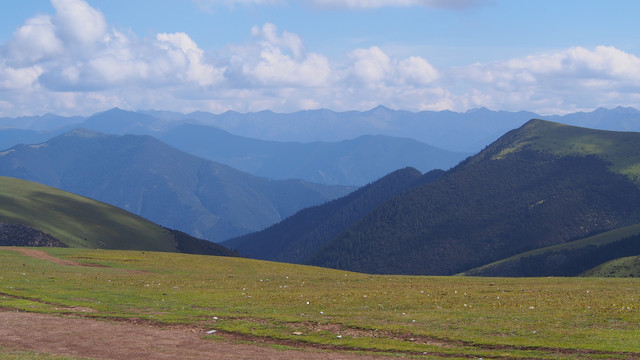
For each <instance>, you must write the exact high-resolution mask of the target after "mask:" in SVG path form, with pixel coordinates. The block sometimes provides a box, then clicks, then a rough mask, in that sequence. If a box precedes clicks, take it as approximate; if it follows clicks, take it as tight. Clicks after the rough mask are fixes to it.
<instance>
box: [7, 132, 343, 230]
mask: <svg viewBox="0 0 640 360" xmlns="http://www.w3.org/2000/svg"><path fill="white" fill-rule="evenodd" d="M0 175H5V176H14V177H19V178H23V179H27V180H31V181H36V182H40V183H43V184H46V185H49V186H54V187H57V188H60V189H63V190H66V191H70V192H74V193H77V194H80V195H84V196H87V197H90V198H94V199H97V200H100V201H104V202H107V203H110V204H113V205H116V206H119V207H121V208H123V209H126V210H129V211H131V212H133V213H135V214H139V215H142V216H144V217H146V218H148V219H150V220H152V221H154V222H156V223H159V224H162V225H164V226H167V227H170V228H173V229H177V230H180V231H184V232H186V233H189V234H191V235H193V236H196V237H200V238H206V239H207V240H213V241H222V240H225V239H226V238H230V237H234V236H237V235H241V234H242V233H245V232H250V231H255V230H259V229H261V228H264V227H267V226H269V225H271V224H272V223H275V222H277V221H279V220H280V219H281V218H283V217H286V216H288V215H291V214H293V213H294V212H295V211H297V210H299V209H301V208H303V207H306V206H310V205H313V204H317V203H321V202H324V201H327V200H330V199H332V198H334V197H337V196H340V195H344V194H346V193H347V192H348V191H351V188H348V187H340V186H326V185H319V184H313V183H308V182H304V181H299V180H286V181H285V180H281V181H273V180H268V179H264V178H260V177H255V176H252V175H249V174H246V173H243V172H240V171H238V170H235V169H232V168H230V167H228V166H226V165H222V164H218V163H215V162H212V161H208V160H204V159H201V158H198V157H196V156H193V155H189V154H186V153H184V152H181V151H179V150H177V149H175V148H172V147H170V146H169V145H166V144H164V143H162V142H161V141H159V140H157V139H155V138H153V137H151V136H148V135H122V136H120V135H107V134H101V133H95V132H92V131H89V130H83V129H79V130H75V131H71V132H68V133H65V134H63V135H60V136H58V137H55V138H53V139H51V140H49V141H47V142H44V143H41V144H37V145H18V146H15V147H13V148H11V149H10V150H8V151H5V152H2V153H0ZM285 191H286V193H285Z"/></svg>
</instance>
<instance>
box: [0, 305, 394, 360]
mask: <svg viewBox="0 0 640 360" xmlns="http://www.w3.org/2000/svg"><path fill="white" fill-rule="evenodd" d="M205 335H206V332H205V331H204V330H198V329H194V328H182V329H180V328H175V327H159V326H152V325H144V324H132V323H124V322H118V323H116V322H107V321H100V320H93V319H87V318H78V317H58V316H51V315H45V314H36V313H23V312H15V311H0V347H4V348H8V349H16V350H28V351H35V352H40V353H47V354H55V355H63V356H80V357H89V358H95V359H113V360H120V359H122V360H130V359H184V360H200V359H207V360H215V359H231V360H233V359H260V360H263V359H274V360H278V359H283V360H284V359H309V360H314V359H336V360H337V359H345V360H350V359H354V360H368V359H382V358H383V357H379V356H365V355H357V354H349V353H343V352H324V351H323V352H319V351H312V350H286V351H285V350H277V349H274V348H271V347H266V346H259V345H250V344H237V343H233V342H229V341H225V340H221V341H214V340H205V339H203V338H202V337H203V336H205Z"/></svg>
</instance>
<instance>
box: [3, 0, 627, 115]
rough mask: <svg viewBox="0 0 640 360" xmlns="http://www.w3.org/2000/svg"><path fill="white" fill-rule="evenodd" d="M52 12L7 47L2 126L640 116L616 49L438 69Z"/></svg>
mask: <svg viewBox="0 0 640 360" xmlns="http://www.w3.org/2000/svg"><path fill="white" fill-rule="evenodd" d="M224 2H229V1H224ZM242 2H243V3H254V4H257V3H266V2H272V1H266V0H265V1H260V0H246V1H242ZM315 2H316V3H317V4H318V5H332V3H333V1H332V0H315ZM341 3H342V4H343V5H344V6H347V7H367V6H368V7H379V6H390V4H391V2H389V1H385V0H379V1H357V0H354V1H346V2H345V1H343V2H341ZM443 3H444V2H443V1H435V0H433V1H420V0H404V1H395V2H393V4H394V5H395V6H398V5H399V4H400V5H406V6H415V5H421V6H422V5H423V6H440V5H441V4H443ZM447 3H448V4H457V5H456V6H458V7H464V6H470V5H472V4H475V3H477V2H476V1H471V0H469V1H464V0H460V1H454V2H447ZM367 4H368V5H367ZM52 5H53V7H54V9H55V13H54V14H49V15H38V16H35V17H32V18H29V19H27V20H26V21H25V22H24V24H23V25H22V26H20V27H19V28H18V29H17V30H16V31H15V32H14V34H13V37H12V38H11V39H10V40H9V41H7V42H6V43H5V44H2V45H0V116H19V115H27V114H42V113H45V112H53V113H59V114H90V113H93V112H96V111H102V110H105V109H107V108H110V107H113V106H119V107H123V108H130V109H148V108H154V109H165V110H174V111H182V112H187V111H193V110H203V111H212V112H222V111H226V110H231V109H232V110H236V111H241V112H246V111H259V110H264V109H271V110H274V111H281V112H290V111H297V110H301V109H311V108H329V109H334V110H338V111H342V110H352V109H356V110H366V109H370V108H372V107H375V106H377V105H379V104H383V105H386V106H388V107H391V108H399V109H407V110H412V111H420V110H445V109H449V110H454V111H465V110H468V109H471V108H476V107H481V106H485V107H489V108H492V109H503V110H514V111H516V110H522V109H525V110H531V111H536V112H539V113H543V114H545V113H566V112H572V111H579V110H588V109H593V108H595V107H598V106H605V107H614V106H618V105H625V106H638V104H640V95H639V94H640V58H638V57H637V56H636V55H634V54H631V53H628V52H625V51H622V50H620V49H617V48H615V47H611V46H597V47H595V48H584V47H579V46H577V47H572V48H568V49H563V50H558V51H554V52H550V53H547V54H538V55H532V56H528V57H523V58H513V59H506V60H504V61H498V62H494V63H475V64H470V65H467V66H462V67H455V68H436V67H434V66H433V65H432V64H431V63H430V62H429V59H426V58H423V57H420V56H407V57H397V56H393V55H392V54H390V53H388V52H385V50H384V49H383V48H382V47H380V46H371V47H368V48H355V49H353V50H351V51H349V52H348V53H346V54H343V56H341V57H340V58H329V57H328V56H326V55H324V54H321V53H318V52H314V51H310V50H309V49H307V48H306V46H305V43H304V40H303V38H302V37H300V36H299V35H297V34H295V33H292V32H289V31H287V30H282V29H279V28H278V27H277V26H276V24H272V23H266V24H258V25H256V26H254V27H253V28H251V29H247V35H248V36H250V38H249V39H250V40H249V41H247V42H246V43H241V44H231V45H229V46H228V48H225V49H220V51H219V52H216V53H207V52H205V51H204V50H203V49H201V48H200V47H199V46H198V44H197V43H196V42H195V41H194V40H193V39H192V38H191V37H190V36H189V35H188V34H186V33H183V32H175V33H158V34H156V35H155V36H149V37H144V38H138V37H137V36H136V35H135V34H125V33H123V32H121V31H118V30H116V29H115V28H114V27H113V26H110V25H109V23H108V20H107V19H106V18H105V16H104V15H103V14H102V13H101V12H99V11H98V10H96V9H95V8H92V7H91V6H89V5H88V4H87V3H86V2H85V1H83V0H52ZM219 54H224V55H219Z"/></svg>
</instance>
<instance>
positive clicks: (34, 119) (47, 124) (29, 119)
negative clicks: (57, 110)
mask: <svg viewBox="0 0 640 360" xmlns="http://www.w3.org/2000/svg"><path fill="white" fill-rule="evenodd" d="M82 121H84V118H83V117H82V116H71V117H65V116H59V115H55V114H49V113H47V114H44V115H41V116H21V117H16V118H6V117H5V118H0V129H22V130H34V131H49V130H55V129H60V128H66V129H68V130H70V129H72V128H73V127H75V126H76V125H77V124H79V123H80V122H82Z"/></svg>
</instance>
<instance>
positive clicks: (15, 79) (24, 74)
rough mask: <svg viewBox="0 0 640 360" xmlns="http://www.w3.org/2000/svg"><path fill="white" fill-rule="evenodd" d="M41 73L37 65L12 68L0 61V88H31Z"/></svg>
mask: <svg viewBox="0 0 640 360" xmlns="http://www.w3.org/2000/svg"><path fill="white" fill-rule="evenodd" d="M41 74H42V68H41V67H39V66H37V65H34V66H29V67H23V68H13V67H10V66H7V65H5V64H2V63H0V90H23V91H24V90H31V89H32V88H33V87H34V86H36V84H37V81H38V77H39V76H40V75H41Z"/></svg>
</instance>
